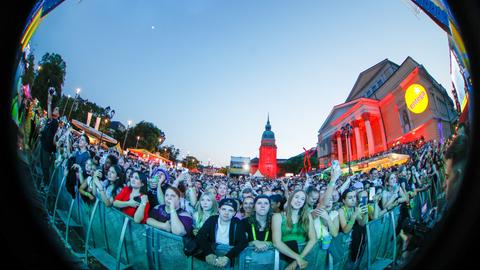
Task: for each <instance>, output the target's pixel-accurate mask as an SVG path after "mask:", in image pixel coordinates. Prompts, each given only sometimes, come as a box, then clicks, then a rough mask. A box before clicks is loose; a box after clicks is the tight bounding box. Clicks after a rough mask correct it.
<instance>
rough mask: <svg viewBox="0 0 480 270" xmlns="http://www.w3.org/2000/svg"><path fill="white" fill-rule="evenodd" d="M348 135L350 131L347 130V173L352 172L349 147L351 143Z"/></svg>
mask: <svg viewBox="0 0 480 270" xmlns="http://www.w3.org/2000/svg"><path fill="white" fill-rule="evenodd" d="M349 137H350V131H348V133H347V142H348V146H347V157H348V174H352V168H350V148H351V145H350V140H349Z"/></svg>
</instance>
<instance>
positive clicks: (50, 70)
mask: <svg viewBox="0 0 480 270" xmlns="http://www.w3.org/2000/svg"><path fill="white" fill-rule="evenodd" d="M39 65H40V67H41V68H40V70H38V71H37V74H36V77H35V80H34V82H33V87H32V96H33V97H34V98H37V99H38V101H39V102H40V106H41V107H42V108H47V106H46V105H47V97H48V88H49V87H53V88H55V91H56V93H55V96H54V97H53V100H52V106H56V104H57V102H58V100H59V99H60V97H61V96H62V86H63V83H64V82H65V74H66V68H67V64H66V63H65V61H63V59H62V57H61V56H60V55H58V54H56V53H52V54H50V53H46V54H45V55H43V57H42V60H40V62H39Z"/></svg>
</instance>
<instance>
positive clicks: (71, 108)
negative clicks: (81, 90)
mask: <svg viewBox="0 0 480 270" xmlns="http://www.w3.org/2000/svg"><path fill="white" fill-rule="evenodd" d="M77 97H78V94H77V95H75V100H74V101H73V103H72V107H70V112H69V113H68V119H70V115H71V114H72V110H73V105H75V102H77Z"/></svg>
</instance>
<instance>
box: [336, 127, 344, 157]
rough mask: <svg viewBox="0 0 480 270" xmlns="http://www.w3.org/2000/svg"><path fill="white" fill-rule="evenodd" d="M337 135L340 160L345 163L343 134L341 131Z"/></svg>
mask: <svg viewBox="0 0 480 270" xmlns="http://www.w3.org/2000/svg"><path fill="white" fill-rule="evenodd" d="M336 135H337V151H338V162H339V163H340V164H342V163H343V148H342V136H340V134H339V133H337V134H336Z"/></svg>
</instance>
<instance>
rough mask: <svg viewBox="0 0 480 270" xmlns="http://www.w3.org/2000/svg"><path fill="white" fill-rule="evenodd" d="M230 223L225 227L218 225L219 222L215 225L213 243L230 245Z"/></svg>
mask: <svg viewBox="0 0 480 270" xmlns="http://www.w3.org/2000/svg"><path fill="white" fill-rule="evenodd" d="M230 223H231V222H229V223H228V224H227V225H222V224H220V220H219V221H218V224H217V232H216V234H215V242H216V243H217V244H223V245H227V246H228V245H230Z"/></svg>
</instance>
